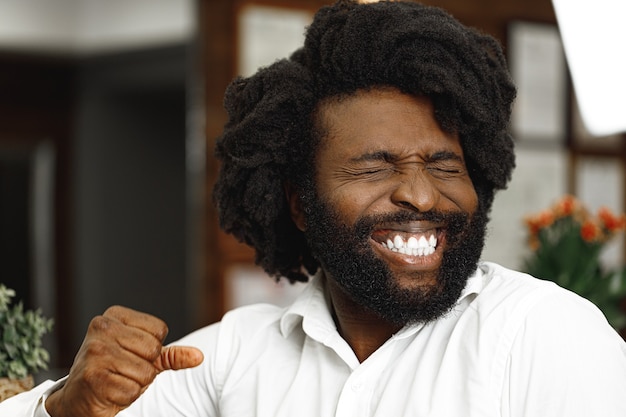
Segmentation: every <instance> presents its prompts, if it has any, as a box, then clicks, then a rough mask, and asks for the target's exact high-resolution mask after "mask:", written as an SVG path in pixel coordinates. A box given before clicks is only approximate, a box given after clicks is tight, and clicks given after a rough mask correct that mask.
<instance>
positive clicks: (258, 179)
mask: <svg viewBox="0 0 626 417" xmlns="http://www.w3.org/2000/svg"><path fill="white" fill-rule="evenodd" d="M382 86H391V87H395V88H397V89H399V90H400V91H402V92H404V93H407V94H411V95H422V96H427V97H429V98H430V99H431V100H432V102H433V104H434V108H435V117H436V119H437V121H438V122H439V124H440V125H441V127H442V128H443V129H444V130H448V131H456V132H458V134H459V136H460V138H461V144H462V147H463V152H464V155H465V158H466V162H467V166H468V169H469V172H470V177H471V179H472V182H473V184H474V187H475V189H476V192H477V194H478V198H479V204H480V208H481V209H482V210H485V212H487V213H488V212H489V211H490V209H491V205H492V203H493V198H494V194H495V192H496V190H498V189H504V188H505V187H506V184H507V183H508V181H509V180H510V177H511V172H512V170H513V168H514V166H515V158H514V153H513V141H512V139H511V137H510V136H509V134H508V133H507V127H508V122H509V118H510V113H511V105H512V102H513V99H514V97H515V87H514V86H513V84H512V82H511V79H510V76H509V73H508V71H507V68H506V63H505V59H504V56H503V53H502V50H501V47H500V45H499V44H498V42H497V41H496V40H495V39H493V38H492V37H490V36H488V35H484V34H481V33H479V32H478V31H476V30H474V29H471V28H468V27H466V26H464V25H462V24H461V23H459V22H458V21H457V20H455V19H454V18H453V17H452V16H450V15H449V14H447V13H446V12H444V11H443V10H441V9H439V8H435V7H429V6H424V5H421V4H418V3H412V2H387V1H383V2H378V3H372V4H358V3H356V2H354V1H352V0H340V1H338V2H337V3H336V4H335V5H333V6H327V7H324V8H322V9H320V10H319V11H318V13H317V14H316V16H315V18H314V21H313V23H312V24H311V26H310V27H309V28H308V30H307V34H306V40H305V43H304V47H303V48H301V49H299V50H298V51H296V52H295V53H294V54H293V55H292V56H291V57H290V58H289V59H284V60H280V61H277V62H276V63H274V64H273V65H271V66H268V67H266V68H262V69H260V70H259V71H258V72H257V73H256V74H255V75H253V76H251V77H249V78H238V79H236V80H234V81H233V82H232V83H231V85H230V86H229V87H228V89H227V90H226V96H225V107H226V110H227V111H228V115H229V120H228V122H227V123H226V125H225V128H224V132H223V134H222V136H221V137H220V138H219V139H218V142H217V147H216V155H217V157H218V158H219V159H220V160H221V162H222V164H221V168H220V175H219V178H218V181H217V184H216V186H215V189H214V201H215V203H216V205H217V208H218V211H219V221H220V226H221V227H222V228H223V229H224V230H225V231H226V232H228V233H232V234H233V235H234V236H235V237H236V238H237V239H239V240H240V241H242V242H245V243H246V244H248V245H250V246H252V247H253V248H255V250H256V262H257V264H259V265H261V266H262V267H263V269H264V270H265V271H266V272H267V273H269V274H270V275H272V276H274V277H276V278H277V279H279V278H280V277H281V276H284V277H287V278H288V279H289V280H290V281H292V282H293V281H306V280H307V279H308V277H307V275H306V273H308V274H313V273H315V271H316V270H317V268H318V262H317V261H316V260H315V259H314V258H313V257H312V255H311V253H310V251H309V248H308V246H307V243H306V240H305V237H304V234H303V233H302V232H301V231H300V230H298V229H297V228H296V227H295V225H294V223H293V222H292V220H291V216H290V211H289V207H288V204H287V200H286V198H285V184H286V183H290V184H292V185H294V186H295V188H296V189H299V190H306V189H310V187H311V186H314V184H313V181H314V177H315V175H314V174H315V172H314V157H315V149H316V147H317V144H318V143H319V141H320V139H321V138H320V136H321V135H323V132H320V131H319V129H318V126H316V124H315V111H316V108H317V106H318V105H319V103H320V101H321V100H323V99H328V98H331V97H339V96H346V95H350V94H352V93H354V92H356V91H357V90H359V89H371V88H373V87H382ZM307 187H309V188H307Z"/></svg>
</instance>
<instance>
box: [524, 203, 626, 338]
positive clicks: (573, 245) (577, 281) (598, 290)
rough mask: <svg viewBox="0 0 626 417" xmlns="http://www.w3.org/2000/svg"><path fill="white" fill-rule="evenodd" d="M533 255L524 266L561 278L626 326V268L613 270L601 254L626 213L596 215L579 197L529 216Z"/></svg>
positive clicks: (611, 319) (605, 211) (559, 281)
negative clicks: (625, 309)
mask: <svg viewBox="0 0 626 417" xmlns="http://www.w3.org/2000/svg"><path fill="white" fill-rule="evenodd" d="M525 221H526V226H527V228H528V234H529V239H528V241H529V246H530V248H531V249H532V250H533V252H532V254H531V255H530V256H529V257H528V258H527V259H526V260H525V264H524V270H525V271H526V272H528V273H529V274H531V275H534V276H536V277H538V278H542V279H547V280H551V281H554V282H556V283H557V284H559V285H560V286H561V287H564V288H567V289H569V290H571V291H573V292H575V293H577V294H578V295H580V296H582V297H585V298H587V299H588V300H589V301H591V302H593V303H594V304H595V305H596V306H598V308H599V309H600V310H602V312H603V313H604V315H605V316H606V318H607V320H608V321H609V323H611V325H612V326H613V327H614V328H615V329H618V330H619V329H621V328H624V327H625V326H626V313H625V312H624V311H623V309H622V307H621V305H620V304H621V303H622V302H624V298H625V297H626V268H625V267H624V266H621V267H618V268H614V269H610V268H607V267H605V265H603V263H602V261H601V258H600V255H601V253H602V250H603V249H604V247H605V245H606V244H607V243H608V242H609V241H610V240H612V239H613V238H614V237H615V236H616V235H617V234H618V233H620V232H622V231H623V230H624V229H625V228H626V217H625V216H624V215H623V214H622V215H620V216H616V215H614V214H613V213H612V212H611V211H610V210H609V209H607V208H600V209H599V210H598V212H597V214H596V215H593V214H592V213H590V212H589V211H588V210H587V209H586V208H585V206H584V205H583V204H582V203H581V202H580V201H579V200H577V199H576V198H575V197H573V196H569V195H568V196H565V197H563V198H561V199H560V200H559V201H557V202H556V203H555V204H554V205H553V206H552V207H550V208H549V209H546V210H543V211H541V212H540V213H537V214H534V215H531V216H529V217H527V218H526V219H525Z"/></svg>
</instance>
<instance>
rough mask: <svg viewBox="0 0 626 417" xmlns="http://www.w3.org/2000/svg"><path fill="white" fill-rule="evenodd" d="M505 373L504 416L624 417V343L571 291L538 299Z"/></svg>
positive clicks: (593, 309) (625, 399) (515, 341)
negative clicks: (506, 407)
mask: <svg viewBox="0 0 626 417" xmlns="http://www.w3.org/2000/svg"><path fill="white" fill-rule="evenodd" d="M506 373H507V375H506V377H505V386H504V388H503V397H505V398H508V401H505V402H503V404H504V403H506V404H508V409H506V410H503V413H502V414H503V415H504V416H510V417H536V416H551V417H561V416H562V417H589V416H602V417H624V416H626V396H625V395H624V393H626V344H625V343H624V340H623V339H622V338H621V337H620V336H619V335H618V334H617V332H616V331H615V330H614V329H613V328H611V327H610V326H609V324H608V322H607V321H606V319H605V318H604V316H603V315H602V313H601V312H600V310H598V309H597V308H596V307H595V306H594V305H593V304H591V303H590V302H588V301H587V300H584V299H582V298H580V297H578V296H577V295H575V294H573V293H570V292H567V291H560V292H556V293H554V294H551V295H550V296H549V297H544V298H543V299H542V300H541V301H540V302H538V303H537V305H535V307H534V308H533V309H532V310H531V311H530V312H529V314H528V316H527V317H526V319H525V321H524V322H523V324H522V325H521V328H520V329H519V331H518V332H517V335H516V338H515V340H514V342H513V344H512V348H511V351H510V355H509V358H508V363H507V370H506Z"/></svg>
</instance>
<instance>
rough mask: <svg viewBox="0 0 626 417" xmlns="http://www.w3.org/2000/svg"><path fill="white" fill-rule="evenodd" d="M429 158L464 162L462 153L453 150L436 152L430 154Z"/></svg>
mask: <svg viewBox="0 0 626 417" xmlns="http://www.w3.org/2000/svg"><path fill="white" fill-rule="evenodd" d="M428 159H429V160H431V161H446V160H453V161H458V162H463V158H462V157H461V155H459V154H458V153H456V152H452V151H439V152H435V153H434V154H432V155H430V157H429V158H428Z"/></svg>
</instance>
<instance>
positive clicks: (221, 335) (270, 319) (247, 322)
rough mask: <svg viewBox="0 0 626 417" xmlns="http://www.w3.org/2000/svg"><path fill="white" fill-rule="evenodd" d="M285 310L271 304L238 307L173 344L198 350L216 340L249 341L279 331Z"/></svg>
mask: <svg viewBox="0 0 626 417" xmlns="http://www.w3.org/2000/svg"><path fill="white" fill-rule="evenodd" d="M284 311H285V309H284V308H282V307H278V306H275V305H271V304H252V305H249V306H244V307H239V308H236V309H234V310H231V311H229V312H227V313H226V314H225V315H224V317H222V320H220V321H219V322H217V323H213V324H211V325H208V326H206V327H203V328H200V329H198V330H196V331H194V332H192V333H190V334H188V335H187V336H185V337H183V338H182V339H180V340H178V341H177V342H175V344H187V345H192V346H197V347H199V348H202V347H208V346H207V345H208V344H210V345H213V344H215V343H216V342H217V341H218V340H221V341H222V342H223V341H225V340H229V341H230V342H231V343H236V342H237V341H238V340H243V339H246V340H248V341H250V340H251V339H252V338H254V337H255V335H259V334H265V335H267V333H268V331H269V332H270V333H271V332H273V331H276V332H278V331H279V328H280V327H279V323H280V320H281V317H282V316H283V314H284Z"/></svg>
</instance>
